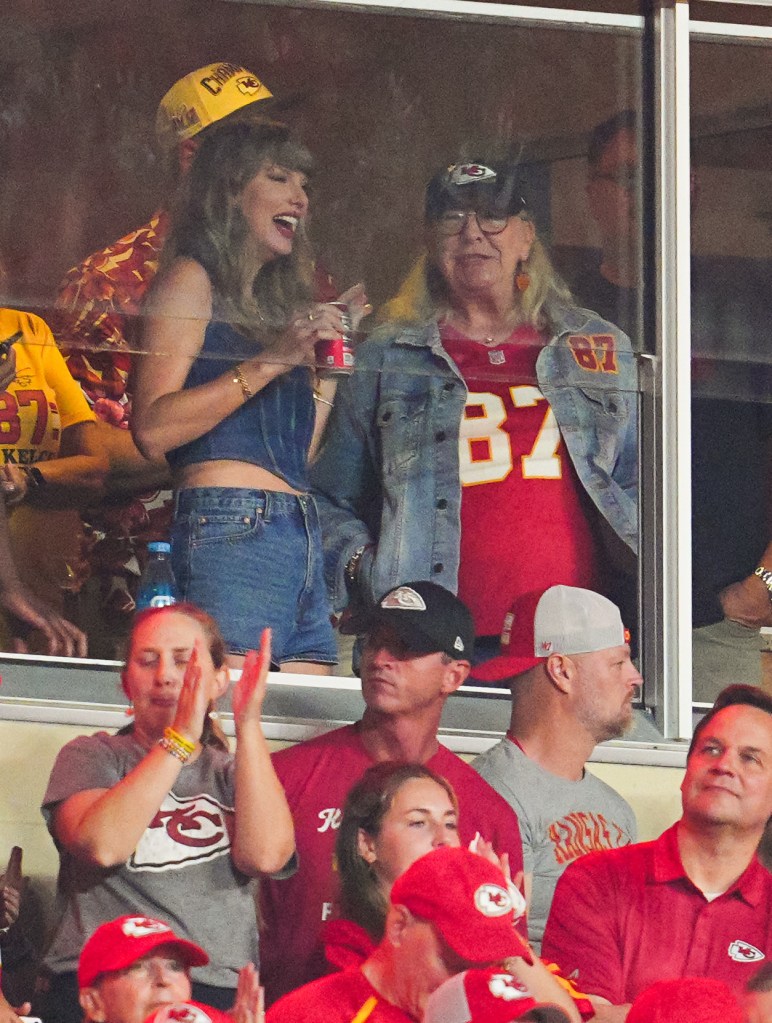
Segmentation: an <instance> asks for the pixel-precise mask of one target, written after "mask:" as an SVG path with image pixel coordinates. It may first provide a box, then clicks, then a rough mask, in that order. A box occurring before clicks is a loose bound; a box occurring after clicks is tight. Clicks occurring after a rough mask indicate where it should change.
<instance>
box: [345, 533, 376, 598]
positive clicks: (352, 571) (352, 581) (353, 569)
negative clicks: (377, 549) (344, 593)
mask: <svg viewBox="0 0 772 1023" xmlns="http://www.w3.org/2000/svg"><path fill="white" fill-rule="evenodd" d="M370 546H372V545H371V544H366V543H365V544H362V546H361V547H357V549H356V550H355V551H354V553H353V554H352V555H351V557H350V558H349V559H348V562H347V563H346V570H345V573H344V574H345V576H346V588H347V589H348V591H349V593H351V592H353V590H354V587H355V586H356V584H357V577H358V575H359V564H360V562H361V561H362V555H363V554H364V552H365V551H366V550H367V548H368V547H370Z"/></svg>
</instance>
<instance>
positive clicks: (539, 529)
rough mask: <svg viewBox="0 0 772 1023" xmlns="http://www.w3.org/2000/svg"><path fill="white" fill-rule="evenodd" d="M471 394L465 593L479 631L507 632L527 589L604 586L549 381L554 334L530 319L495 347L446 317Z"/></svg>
mask: <svg viewBox="0 0 772 1023" xmlns="http://www.w3.org/2000/svg"><path fill="white" fill-rule="evenodd" d="M441 337H442V344H443V347H444V348H445V350H446V351H447V353H448V355H450V357H451V358H452V359H453V361H454V362H455V364H456V366H457V367H458V370H459V372H460V373H461V375H462V376H463V377H464V380H465V382H466V385H467V388H468V390H469V394H468V396H467V400H466V408H465V410H464V418H463V419H462V422H461V428H460V434H459V468H460V476H461V486H462V491H461V564H460V569H459V578H458V595H459V597H461V599H462V600H463V601H464V603H465V604H467V605H468V606H469V608H470V609H471V611H472V614H473V616H474V623H475V631H476V633H477V635H478V636H497V635H499V634H500V633H501V629H502V626H503V624H504V616H505V615H506V613H507V611H509V610H510V608H511V607H512V604H513V602H514V600H515V599H516V598H517V597H518V596H519V595H520V594H521V593H528V592H529V591H531V590H536V589H541V590H543V589H546V588H547V587H549V586H553V585H556V584H557V583H563V584H565V585H568V586H582V587H585V588H587V589H598V579H597V575H596V550H595V541H594V538H593V535H592V530H591V528H590V525H589V523H588V520H587V516H586V512H585V507H584V505H583V497H582V493H583V491H582V486H581V484H580V483H579V479H578V477H577V475H576V471H575V469H574V467H573V464H572V462H571V459H570V457H569V455H568V451H567V449H566V446H565V443H564V441H563V438H562V436H561V434H560V430H559V429H558V425H557V422H556V420H555V415H554V413H553V411H552V409H551V408H550V406H549V403H548V402H547V399H546V398H545V397H544V396H543V395H542V393H541V391H540V390H539V385H538V381H537V379H536V360H537V358H538V356H539V353H540V351H541V350H542V347H543V346H544V340H545V339H544V337H543V336H542V335H541V334H540V333H539V332H538V331H537V330H535V329H534V328H533V327H530V326H522V327H519V328H518V329H517V330H515V331H514V333H513V334H512V336H511V338H510V339H509V340H508V341H507V342H505V343H503V344H500V345H496V346H495V347H488V346H487V345H484V344H481V343H479V342H476V341H470V340H469V339H468V338H466V337H464V336H463V335H462V334H459V333H458V332H457V331H455V330H453V328H452V327H450V326H449V325H447V324H443V325H442V326H441Z"/></svg>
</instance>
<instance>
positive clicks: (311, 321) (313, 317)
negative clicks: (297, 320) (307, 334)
mask: <svg viewBox="0 0 772 1023" xmlns="http://www.w3.org/2000/svg"><path fill="white" fill-rule="evenodd" d="M315 319H316V317H315V316H314V314H313V313H309V314H308V322H309V323H313V322H314V320H315Z"/></svg>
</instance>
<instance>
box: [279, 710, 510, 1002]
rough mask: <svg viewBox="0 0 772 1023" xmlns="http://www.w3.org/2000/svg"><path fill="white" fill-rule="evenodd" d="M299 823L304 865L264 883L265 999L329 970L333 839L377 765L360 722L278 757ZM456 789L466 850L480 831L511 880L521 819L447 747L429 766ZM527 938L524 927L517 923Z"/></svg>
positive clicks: (333, 896) (333, 890)
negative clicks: (357, 787) (350, 799)
mask: <svg viewBox="0 0 772 1023" xmlns="http://www.w3.org/2000/svg"><path fill="white" fill-rule="evenodd" d="M272 759H273V764H274V767H275V768H276V773H277V775H278V776H279V781H280V782H281V783H282V785H283V786H284V790H285V792H286V793H287V801H288V802H289V805H290V809H291V810H292V816H293V819H294V821H295V841H296V845H297V851H298V860H299V867H298V870H297V872H296V873H295V874H294V875H293V876H292V877H290V878H287V879H285V880H281V881H271V880H266V881H264V882H262V883H261V886H260V888H261V895H262V907H263V920H264V930H263V941H262V942H261V945H260V981H261V983H262V984H264V985H265V990H266V1001H267V1003H268V1004H270V1003H271V1002H273V1001H275V1000H276V999H277V998H279V997H280V996H281V995H283V994H285V993H286V992H287V991H291V990H292V989H293V988H296V987H299V986H300V985H301V984H305V983H307V982H308V981H309V980H313V979H314V978H315V977H319V976H321V975H322V974H323V973H325V972H326V971H327V969H328V967H327V964H326V962H325V958H324V952H323V949H322V936H321V932H322V925H323V924H324V921H325V920H327V919H330V918H331V917H332V915H333V906H334V904H335V901H336V899H337V894H338V882H337V876H336V874H335V868H334V861H333V857H334V852H335V838H336V835H337V831H338V828H339V827H340V818H341V813H342V808H343V804H344V802H345V800H346V796H347V795H348V792H349V789H350V788H351V787H352V785H354V784H355V782H357V781H358V780H359V779H360V778H361V777H362V775H363V774H364V772H365V771H366V770H367V768H368V767H371V766H372V764H373V763H374V761H373V760H372V759H371V758H370V756H369V754H368V753H367V751H366V750H365V748H364V746H363V745H362V740H361V739H360V737H359V731H358V728H357V726H356V725H347V726H346V727H345V728H338V729H336V730H335V731H332V732H327V733H326V734H325V735H321V736H319V738H317V739H311V740H310V741H309V742H301V743H298V745H297V746H293V747H291V748H290V749H285V750H280V751H279V752H278V753H274V755H273V758H272ZM426 766H427V767H429V768H430V769H431V770H432V771H435V772H436V773H437V774H439V775H442V777H443V778H447V780H448V781H449V782H450V784H451V785H452V786H453V788H454V789H455V790H456V796H457V797H458V804H459V809H460V815H459V835H460V838H461V842H462V844H464V845H467V844H468V843H469V842H470V841H471V840H472V839H473V838H474V835H475V832H477V831H479V832H480V834H481V835H482V836H483V838H486V839H488V841H490V842H491V843H492V844H493V848H494V849H495V850H496V852H497V853H499V854H501V853H503V852H508V853H509V863H510V869H511V871H512V876H513V877H514V876H515V875H516V874H517V872H518V871H519V870H522V865H523V847H522V843H521V841H520V828H519V826H518V823H517V814H516V813H515V812H514V810H513V809H512V808H511V807H510V806H509V804H508V803H507V802H506V801H505V800H504V799H502V797H501V796H500V795H499V794H498V793H497V792H495V791H494V790H493V789H492V788H491V786H490V785H489V784H488V783H487V782H486V781H484V780H483V779H482V778H481V777H480V775H479V774H477V772H476V771H474V770H473V769H472V767H470V765H469V764H467V763H466V761H464V760H462V759H461V757H457V756H456V754H455V753H451V751H450V750H449V749H447V748H446V747H445V746H440V748H439V750H438V751H437V753H435V755H434V756H433V757H432V758H431V759H430V760H429V762H428V763H427V765H426ZM518 929H519V930H521V932H522V933H523V935H524V936H525V930H524V929H525V922H524V921H521V923H520V924H518Z"/></svg>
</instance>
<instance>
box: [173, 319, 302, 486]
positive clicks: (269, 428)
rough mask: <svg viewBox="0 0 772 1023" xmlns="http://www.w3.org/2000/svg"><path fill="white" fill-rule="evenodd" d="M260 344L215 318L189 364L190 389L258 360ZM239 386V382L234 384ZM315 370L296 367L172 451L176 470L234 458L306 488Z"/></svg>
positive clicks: (186, 381)
mask: <svg viewBox="0 0 772 1023" xmlns="http://www.w3.org/2000/svg"><path fill="white" fill-rule="evenodd" d="M259 351H260V346H259V345H258V344H257V343H256V342H254V341H250V340H249V338H246V337H244V336H243V335H241V334H239V333H238V332H237V331H236V330H234V328H233V327H232V326H231V325H230V324H228V323H222V322H219V321H217V320H212V321H211V322H210V323H209V324H208V325H207V328H206V334H205V335H204V344H203V346H202V348H201V351H200V353H199V355H198V357H197V358H196V360H195V361H194V363H193V365H192V366H191V367H190V372H189V373H188V376H187V379H186V380H185V384H184V385H183V386H184V388H185V389H188V388H191V387H198V386H199V385H200V384H206V383H209V382H210V381H212V380H215V379H216V378H217V377H219V376H222V374H223V373H224V372H225V370H226V369H227V368H228V366H232V365H234V364H235V363H237V362H241V361H242V360H243V359H250V358H254V356H255V355H257V354H258V353H259ZM234 386H236V385H235V384H234ZM315 415H316V413H315V411H314V399H313V388H312V385H311V374H310V372H309V370H308V368H307V367H305V366H296V367H295V368H294V369H292V370H290V371H289V372H287V373H282V375H281V376H279V377H276V378H275V379H274V380H272V381H271V382H270V383H269V384H268V385H267V386H266V387H264V388H263V389H262V390H261V391H258V393H257V394H256V395H254V397H252V398H250V399H249V400H248V401H245V402H244V404H243V405H240V406H239V407H238V408H237V409H236V410H235V412H231V414H230V415H229V416H226V417H225V419H223V420H221V421H220V422H219V423H218V424H217V426H215V427H213V429H211V430H210V431H209V432H208V433H205V434H204V435H203V437H199V438H198V439H197V440H193V441H190V443H188V444H183V445H182V446H181V447H179V448H175V449H174V450H173V451H170V452H169V453H168V454H167V456H166V460H167V461H168V463H169V465H170V466H171V467H172V469H179V468H181V467H183V466H186V465H195V464H197V463H198V462H211V461H215V460H217V459H220V458H223V459H232V460H234V461H237V462H249V463H251V464H253V465H259V466H260V467H261V468H263V469H267V470H268V471H269V472H272V473H274V475H276V476H278V477H279V478H280V479H283V480H284V481H285V482H286V483H288V484H289V485H290V486H291V487H293V488H294V489H295V490H300V491H307V490H308V489H309V481H308V448H309V446H310V444H311V437H312V434H313V430H314V419H315Z"/></svg>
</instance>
